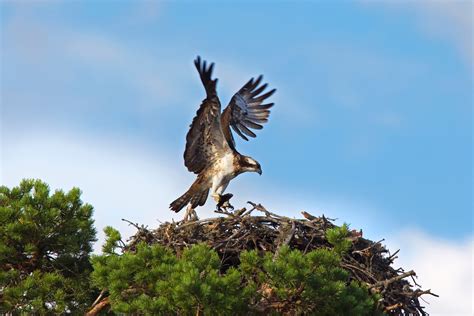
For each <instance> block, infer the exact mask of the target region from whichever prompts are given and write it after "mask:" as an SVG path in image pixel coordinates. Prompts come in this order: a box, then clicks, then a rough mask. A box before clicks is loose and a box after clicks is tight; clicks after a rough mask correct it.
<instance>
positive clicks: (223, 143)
mask: <svg viewBox="0 0 474 316" xmlns="http://www.w3.org/2000/svg"><path fill="white" fill-rule="evenodd" d="M194 65H195V66H196V69H197V71H198V72H199V76H200V77H201V81H202V84H203V85H204V88H205V90H206V98H205V99H204V100H203V101H202V103H201V105H200V107H199V109H198V111H197V112H196V116H195V117H194V119H193V121H192V123H191V126H190V129H189V131H188V134H187V135H186V149H185V151H184V164H185V166H186V167H187V168H188V170H189V171H190V172H194V173H195V174H197V178H196V180H195V181H194V183H193V184H192V185H191V187H190V188H189V190H188V191H186V193H184V194H183V195H182V196H180V197H179V198H177V199H176V200H175V201H173V202H172V203H171V204H170V209H171V210H173V211H175V212H179V211H180V210H181V209H182V208H183V207H185V206H186V205H188V211H187V215H186V216H188V215H189V213H190V212H194V209H195V208H196V207H197V206H202V205H204V203H206V200H207V197H208V195H209V191H211V196H212V197H213V198H214V200H215V201H216V202H217V208H218V209H220V208H221V207H222V206H225V205H227V206H229V207H231V206H230V204H228V201H229V199H230V198H231V197H232V194H224V195H223V193H224V191H225V189H226V188H227V185H228V184H229V182H230V181H231V180H232V179H233V178H235V177H236V176H238V175H239V174H241V173H243V172H257V173H259V174H260V175H261V174H262V169H261V167H260V164H259V163H258V162H257V161H256V160H255V159H253V158H251V157H248V156H244V155H242V154H240V153H239V152H238V151H237V149H236V148H235V141H234V137H233V136H232V132H231V130H230V129H231V128H232V129H233V130H234V132H235V133H237V135H239V136H240V137H242V138H243V139H245V140H249V138H248V137H256V135H255V133H254V132H253V131H252V129H253V130H258V129H262V128H263V126H262V125H261V124H263V123H266V122H267V121H268V117H269V115H270V108H271V107H272V106H273V103H266V104H264V102H265V100H266V99H267V98H269V97H270V96H271V95H272V94H273V93H274V92H275V91H276V89H272V90H270V91H268V92H264V90H265V89H266V88H267V84H261V82H262V78H263V76H262V75H260V76H259V77H258V78H257V79H256V80H255V79H254V78H251V79H250V80H249V81H248V82H247V83H246V84H245V85H244V86H243V87H242V88H241V89H240V90H239V91H238V92H237V93H236V94H234V96H233V97H232V99H231V101H230V103H229V105H228V106H227V107H226V108H225V110H224V111H223V112H222V113H221V103H220V101H219V98H218V96H217V91H216V84H217V79H212V71H213V69H214V63H211V64H210V65H209V66H207V65H206V61H203V62H201V58H200V57H199V56H198V57H197V58H196V59H195V61H194Z"/></svg>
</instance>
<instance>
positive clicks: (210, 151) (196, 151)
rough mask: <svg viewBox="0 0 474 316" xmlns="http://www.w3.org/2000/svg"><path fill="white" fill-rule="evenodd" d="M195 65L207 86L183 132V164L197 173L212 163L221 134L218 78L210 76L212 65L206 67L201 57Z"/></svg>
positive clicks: (218, 146)
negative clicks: (186, 128)
mask: <svg viewBox="0 0 474 316" xmlns="http://www.w3.org/2000/svg"><path fill="white" fill-rule="evenodd" d="M194 64H195V66H196V69H197V70H198V72H199V76H200V77H201V81H202V84H203V85H204V88H205V89H206V99H204V100H203V101H202V103H201V106H200V107H199V109H198V111H197V112H196V116H195V117H194V119H193V122H192V123H191V126H190V129H189V131H188V134H187V135H186V149H185V151H184V164H185V166H186V167H187V168H188V170H189V171H191V172H194V173H200V172H201V171H202V170H204V169H205V168H206V167H207V166H208V165H209V164H211V163H212V162H213V160H214V158H215V156H216V153H217V151H218V149H222V146H223V143H224V135H223V134H222V131H221V128H220V111H221V104H220V102H219V99H218V97H217V92H216V83H217V79H212V70H213V68H214V64H213V63H212V64H210V66H209V67H208V66H207V64H206V62H205V61H204V62H201V58H200V57H197V58H196V60H195V61H194Z"/></svg>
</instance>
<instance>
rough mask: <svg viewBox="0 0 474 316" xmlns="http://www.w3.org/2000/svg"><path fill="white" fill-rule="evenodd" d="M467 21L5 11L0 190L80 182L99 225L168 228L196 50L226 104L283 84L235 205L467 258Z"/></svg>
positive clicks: (126, 6)
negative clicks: (457, 251)
mask: <svg viewBox="0 0 474 316" xmlns="http://www.w3.org/2000/svg"><path fill="white" fill-rule="evenodd" d="M470 12H472V3H471V2H468V1H453V2H435V1H432V2H430V1H423V2H422V1H419V2H416V1H413V2H405V3H403V4H400V3H398V4H397V3H395V2H370V1H358V2H347V1H344V2H333V1H331V2H329V1H328V2H323V1H321V2H316V1H314V2H297V3H290V2H276V3H270V2H266V1H261V2H257V3H254V2H225V3H218V2H188V1H175V2H152V1H117V2H111V1H99V2H94V4H93V5H92V2H91V1H74V2H72V1H71V2H67V1H42V2H33V1H22V2H12V1H4V2H2V4H1V44H2V47H1V54H2V55H1V67H2V68H1V105H2V112H1V114H2V116H1V118H2V120H1V124H2V126H1V127H2V129H1V132H2V134H1V135H2V174H1V182H2V183H4V184H7V185H15V184H17V183H18V182H19V181H20V179H21V178H23V177H40V178H42V179H43V180H45V181H47V182H48V183H50V184H51V186H52V187H53V188H64V189H68V188H70V187H72V186H79V187H80V188H81V189H82V190H83V191H84V200H86V201H88V202H90V203H92V204H93V205H94V206H95V209H96V217H97V226H98V227H99V229H101V228H102V227H103V226H104V225H106V224H108V223H112V224H114V225H115V226H119V227H120V225H122V227H123V226H124V224H123V223H120V218H122V217H125V218H128V219H131V220H134V221H137V222H144V223H150V225H152V221H155V220H157V219H158V220H161V221H165V220H170V217H171V215H172V214H170V213H168V211H167V206H168V204H169V202H171V201H172V200H173V199H174V198H175V197H177V196H179V195H180V194H181V193H183V192H184V191H185V190H186V189H187V187H188V186H189V184H190V183H191V182H192V181H193V176H192V175H191V174H189V173H187V171H186V169H185V167H184V165H183V161H182V153H183V150H184V140H185V139H184V138H185V134H186V131H187V128H188V126H189V124H190V122H191V120H192V118H193V116H194V113H195V111H196V109H197V107H198V105H199V104H200V101H201V100H202V98H203V97H204V91H203V88H202V87H201V83H200V81H199V79H198V76H197V73H196V71H195V69H194V68H193V63H192V61H193V59H194V58H195V56H196V55H198V54H199V55H201V56H202V57H203V58H205V59H207V60H209V61H214V62H216V69H215V75H216V76H217V77H218V78H219V79H220V80H219V84H218V91H219V95H220V97H221V102H222V103H223V105H225V104H227V102H228V100H229V99H230V97H231V96H232V94H233V93H234V92H236V91H237V90H238V89H239V88H240V87H241V86H242V85H243V84H244V83H245V82H246V81H247V80H248V79H249V78H250V77H252V76H257V75H259V74H264V78H265V80H266V81H267V82H268V83H269V84H270V86H271V87H275V88H277V93H276V94H275V95H274V97H272V98H273V100H274V102H275V103H276V105H275V107H274V109H273V112H272V115H271V118H270V122H269V124H267V125H266V126H265V128H264V129H263V130H262V131H260V132H259V133H258V137H257V138H256V139H255V140H252V141H250V142H248V143H245V142H244V141H238V145H237V146H238V149H239V151H240V152H241V153H244V154H247V155H250V156H252V157H254V158H255V159H257V160H258V161H259V162H260V163H261V165H262V168H263V176H261V177H258V175H255V174H248V175H247V174H246V175H242V176H240V177H239V178H237V179H236V180H234V182H233V183H232V184H231V185H230V187H229V188H228V191H230V192H232V193H234V195H235V201H234V202H235V204H236V206H240V205H242V204H243V203H244V202H245V201H247V200H253V201H257V202H261V203H262V204H264V205H267V206H269V207H272V208H273V209H275V210H276V211H278V212H283V213H285V214H287V215H289V216H299V212H300V211H301V210H303V209H304V210H307V211H309V212H313V213H315V214H319V213H324V214H326V215H327V216H329V217H337V218H339V219H340V220H341V221H347V222H349V223H351V224H352V226H353V227H354V228H362V229H363V230H364V232H366V233H367V236H368V237H369V238H372V239H377V240H378V239H380V238H383V237H387V236H394V239H397V237H395V236H400V235H404V234H402V233H400V232H411V231H416V232H419V234H421V235H422V236H427V237H426V239H427V240H430V241H432V239H430V238H431V237H432V236H436V238H440V239H442V240H443V241H444V242H446V243H450V242H451V243H460V242H461V241H462V242H466V241H467V243H468V246H467V247H468V248H469V247H471V248H469V249H472V244H470V243H472V242H471V240H472V225H473V221H472V206H473V205H472V201H473V200H472V131H473V130H472V118H473V115H472V101H473V93H472V84H473V81H472V80H473V79H472V71H473V65H474V59H473V49H472V39H471V38H472V15H471V14H470ZM211 209H212V203H208V204H207V206H206V208H204V209H203V210H202V211H201V214H204V215H207V214H209V215H210V214H211V212H210V210H211ZM198 212H199V211H198ZM123 228H124V229H125V227H123ZM430 236H431V237H430ZM400 240H405V239H403V238H401V239H400ZM400 244H401V247H409V246H410V245H406V244H403V242H401V241H400ZM433 244H436V243H433ZM470 245H471V246H470ZM467 260H470V259H469V258H468V259H467ZM432 287H435V286H434V285H433V286H432Z"/></svg>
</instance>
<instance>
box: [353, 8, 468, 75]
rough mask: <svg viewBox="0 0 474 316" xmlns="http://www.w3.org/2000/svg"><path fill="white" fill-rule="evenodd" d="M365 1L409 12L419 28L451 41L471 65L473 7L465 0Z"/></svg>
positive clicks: (433, 36)
mask: <svg viewBox="0 0 474 316" xmlns="http://www.w3.org/2000/svg"><path fill="white" fill-rule="evenodd" d="M361 3H363V4H365V5H383V6H385V7H387V8H390V9H393V10H398V11H399V12H405V13H406V14H411V15H413V16H414V17H415V18H416V21H417V25H418V27H419V30H420V31H421V32H424V33H425V34H426V35H428V36H430V37H432V38H437V39H440V40H444V41H446V42H447V43H450V44H451V45H453V46H454V47H455V48H456V50H457V51H458V53H459V54H460V56H462V58H463V59H464V60H465V61H466V62H467V63H468V64H470V65H471V66H474V45H473V44H474V43H473V35H474V34H473V29H474V21H473V10H474V2H472V1H469V0H453V1H449V0H439V1H384V2H377V1H361Z"/></svg>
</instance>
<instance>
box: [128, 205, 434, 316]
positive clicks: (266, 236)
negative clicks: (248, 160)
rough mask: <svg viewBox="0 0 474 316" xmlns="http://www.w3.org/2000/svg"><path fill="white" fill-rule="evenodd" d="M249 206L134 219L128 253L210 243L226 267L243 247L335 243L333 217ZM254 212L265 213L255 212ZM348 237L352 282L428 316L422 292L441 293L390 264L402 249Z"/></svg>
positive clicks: (384, 303)
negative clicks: (152, 223) (187, 217)
mask: <svg viewBox="0 0 474 316" xmlns="http://www.w3.org/2000/svg"><path fill="white" fill-rule="evenodd" d="M249 204H250V205H251V208H249V209H246V208H242V209H239V210H236V211H235V212H227V211H216V213H221V214H224V215H225V216H219V217H214V218H207V219H201V220H197V219H196V220H191V221H180V222H171V223H169V222H166V223H163V224H161V225H160V226H159V227H158V228H157V229H155V230H149V229H147V228H146V227H144V226H138V225H137V224H133V223H131V224H133V225H134V226H135V227H137V228H138V231H137V233H136V234H135V235H134V236H132V237H131V238H130V240H129V243H128V245H127V246H126V251H134V249H135V247H136V246H137V244H138V243H139V242H146V243H148V244H160V245H164V246H167V247H170V248H172V249H173V250H174V251H175V252H176V253H177V254H180V253H181V252H182V250H183V249H184V248H186V247H189V246H190V245H193V244H197V243H206V244H208V245H209V246H210V247H212V248H213V249H215V250H216V251H217V253H218V254H219V256H220V257H221V259H222V262H223V265H222V269H223V271H225V270H226V269H227V268H228V267H230V266H237V265H238V264H239V255H240V253H241V252H242V251H244V250H252V249H257V250H260V251H271V252H272V253H274V254H277V253H278V251H279V249H280V247H281V246H282V245H288V246H289V247H290V248H291V249H299V250H301V251H303V252H304V253H306V252H308V251H311V250H313V249H317V248H331V247H332V245H331V244H330V243H329V242H328V240H327V238H326V231H327V230H328V229H330V228H333V227H336V225H334V224H333V220H332V219H329V218H327V217H325V216H324V215H322V216H321V217H316V216H313V215H311V214H309V213H307V212H302V215H303V216H304V218H303V219H294V218H289V217H286V216H281V215H277V214H274V213H272V212H269V211H268V210H267V209H265V208H264V207H263V206H262V205H261V204H254V203H252V202H249ZM254 211H259V212H261V213H262V215H258V216H257V215H253V212H254ZM129 223H130V222H129ZM348 238H349V239H350V240H351V242H352V247H351V249H350V250H349V252H347V253H346V254H345V255H344V256H343V258H342V261H341V266H342V268H344V269H345V270H347V271H349V273H350V277H351V279H352V280H357V281H359V282H361V283H364V284H366V285H367V287H368V288H369V291H371V292H372V293H379V294H380V295H381V297H382V299H381V300H380V307H381V308H382V309H383V310H384V311H385V312H386V313H387V314H389V315H428V314H427V313H426V312H425V311H424V310H423V306H421V304H420V301H419V298H420V296H422V295H428V294H429V295H434V296H437V295H436V294H434V293H432V292H431V291H430V290H425V291H424V290H422V289H421V288H420V285H419V284H417V283H416V280H415V277H416V274H415V272H414V271H413V270H410V271H405V270H403V269H402V268H399V269H394V268H393V267H392V264H393V262H394V260H395V259H396V258H397V256H396V255H397V253H398V250H397V251H396V252H395V253H393V254H390V252H389V251H388V250H387V249H386V248H385V247H384V246H383V245H382V244H381V242H382V241H383V240H381V241H378V242H373V241H371V240H368V239H365V238H363V237H362V231H355V230H352V231H351V232H350V236H348ZM408 278H410V279H411V280H412V281H413V284H411V283H410V282H409V281H408V280H407V279H408Z"/></svg>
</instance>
